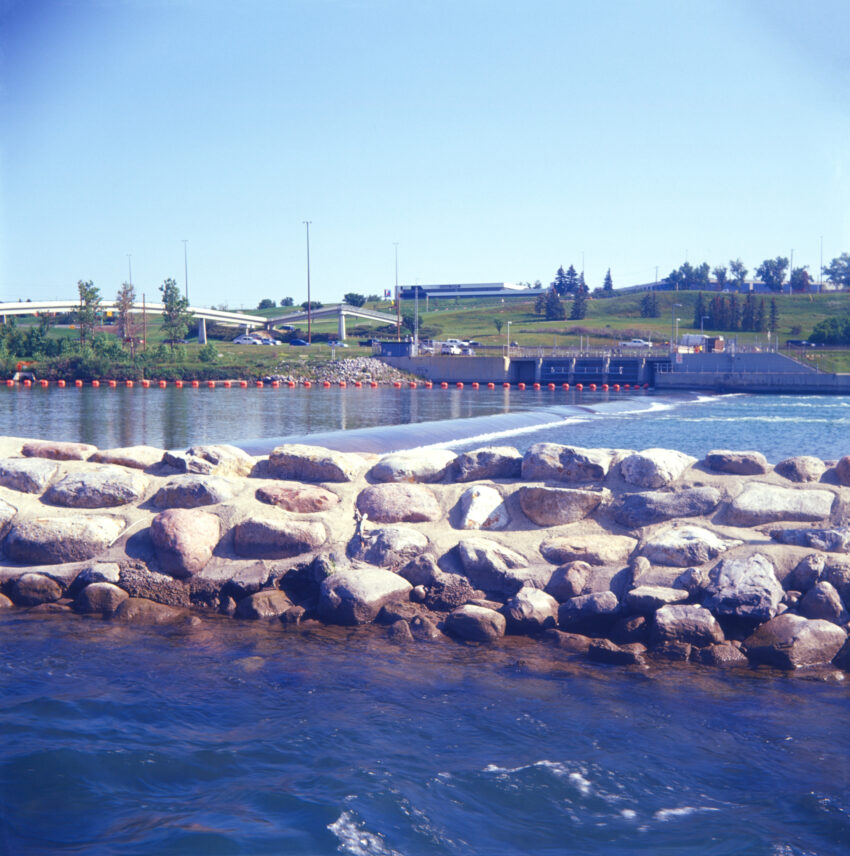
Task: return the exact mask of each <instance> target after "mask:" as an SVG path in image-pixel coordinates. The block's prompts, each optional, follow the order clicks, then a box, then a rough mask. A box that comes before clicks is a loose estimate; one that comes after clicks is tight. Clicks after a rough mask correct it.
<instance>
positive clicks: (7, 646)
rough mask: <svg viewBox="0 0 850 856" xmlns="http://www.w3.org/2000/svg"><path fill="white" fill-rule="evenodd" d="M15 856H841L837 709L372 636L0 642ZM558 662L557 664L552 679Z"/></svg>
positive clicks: (783, 680)
mask: <svg viewBox="0 0 850 856" xmlns="http://www.w3.org/2000/svg"><path fill="white" fill-rule="evenodd" d="M0 646H1V647H2V650H3V651H4V652H5V655H4V656H3V659H2V662H0V681H2V685H1V686H2V694H0V711H2V722H3V736H4V739H3V742H2V749H0V797H2V809H0V829H2V833H0V850H2V852H3V853H9V854H18V853H25V854H55V853H86V854H101V853H121V854H230V853H248V854H264V853H268V854H284V853H286V854H289V853H303V854H332V853H350V854H370V856H371V854H396V853H397V854H409V855H410V856H413V854H468V853H475V854H553V853H571V854H572V853H593V854H631V853H652V854H688V853H692V854H700V856H704V854H707V853H708V854H736V856H737V854H742V853H748V854H775V856H786V854H789V856H790V854H800V856H802V854H820V855H821V856H823V855H824V854H839V853H846V846H847V842H848V841H850V815H848V812H850V789H848V784H849V783H848V768H847V757H848V753H850V728H848V725H847V716H848V702H847V689H846V688H845V687H844V686H841V685H837V684H832V683H823V682H817V681H806V680H801V679H799V678H793V679H792V678H787V677H779V676H775V675H767V674H765V675H762V676H746V677H741V676H739V675H725V674H722V673H719V672H713V671H712V672H710V671H708V670H697V669H694V668H690V669H677V668H675V667H672V666H671V667H666V668H664V669H663V670H661V671H657V672H651V673H648V674H647V673H641V672H629V671H626V670H623V669H614V668H612V669H606V668H604V667H602V668H597V667H594V668H591V667H589V666H587V665H585V664H584V663H583V662H572V661H570V660H569V659H565V658H562V657H561V656H560V655H559V652H555V653H553V652H552V651H550V650H548V649H546V648H544V647H543V646H542V645H537V644H535V643H531V642H528V641H526V640H522V639H508V640H506V642H505V644H504V646H502V647H501V648H500V649H499V650H495V651H491V652H490V653H489V654H487V655H485V654H484V653H483V652H482V651H481V650H480V649H476V648H471V647H463V646H460V645H456V644H454V643H434V644H419V645H412V646H409V647H408V646H401V647H399V646H395V645H393V644H391V643H389V642H387V641H385V640H384V639H383V638H382V636H381V635H380V632H379V631H378V630H377V629H373V630H360V631H357V632H348V631H341V630H329V629H317V630H315V631H312V632H311V631H304V630H301V631H287V630H284V629H282V628H280V629H268V628H265V627H258V626H257V625H255V624H251V625H246V624H237V623H235V622H232V621H228V620H210V621H204V622H203V623H202V624H201V625H199V626H195V627H185V628H180V629H177V630H171V631H161V630H144V629H137V628H127V627H123V626H121V627H119V626H115V625H112V624H110V623H108V622H103V621H100V620H87V619H81V618H65V617H62V616H46V615H39V616H35V615H29V616H27V615H25V614H23V613H14V614H12V615H8V614H7V615H4V616H3V618H2V619H0ZM550 657H551V658H554V659H550Z"/></svg>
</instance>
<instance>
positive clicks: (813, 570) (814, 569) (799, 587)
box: [782, 553, 826, 593]
mask: <svg viewBox="0 0 850 856" xmlns="http://www.w3.org/2000/svg"><path fill="white" fill-rule="evenodd" d="M825 567H826V556H824V554H823V553H809V555H808V556H804V557H803V558H802V559H800V561H799V562H797V564H796V565H794V567H793V568H792V569H791V573H790V574H788V576H786V577H785V579H784V580H782V587H783V588H784V589H785V591H798V592H801V593H805V592H807V591H808V590H809V589H810V588H811V587H812V586H814V585H816V584H817V583H818V582H820V578H821V576H822V574H823V571H824V568H825Z"/></svg>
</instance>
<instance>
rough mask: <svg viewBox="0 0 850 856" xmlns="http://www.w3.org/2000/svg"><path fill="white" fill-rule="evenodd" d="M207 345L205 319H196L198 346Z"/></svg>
mask: <svg viewBox="0 0 850 856" xmlns="http://www.w3.org/2000/svg"><path fill="white" fill-rule="evenodd" d="M206 343H207V319H206V318H199V319H198V344H199V345H206Z"/></svg>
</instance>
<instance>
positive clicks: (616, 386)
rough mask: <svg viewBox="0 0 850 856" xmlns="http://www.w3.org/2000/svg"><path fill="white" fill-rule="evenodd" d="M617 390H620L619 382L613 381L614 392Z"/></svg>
mask: <svg viewBox="0 0 850 856" xmlns="http://www.w3.org/2000/svg"><path fill="white" fill-rule="evenodd" d="M619 391H620V384H618V383H615V384H614V392H619Z"/></svg>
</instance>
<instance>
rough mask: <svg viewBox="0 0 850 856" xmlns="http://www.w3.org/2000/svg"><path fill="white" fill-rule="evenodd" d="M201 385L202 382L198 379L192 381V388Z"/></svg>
mask: <svg viewBox="0 0 850 856" xmlns="http://www.w3.org/2000/svg"><path fill="white" fill-rule="evenodd" d="M200 385H201V384H200V382H199V381H196V380H193V381H192V389H197V388H198V387H199V386H200Z"/></svg>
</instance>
